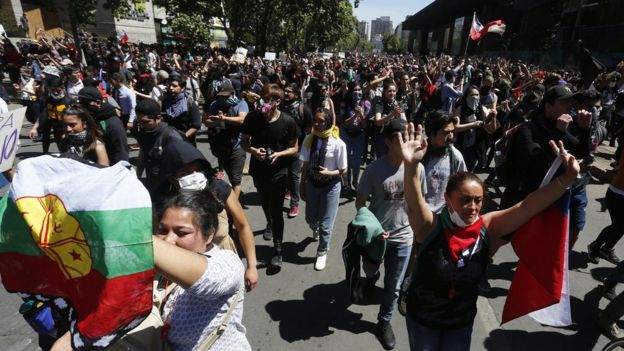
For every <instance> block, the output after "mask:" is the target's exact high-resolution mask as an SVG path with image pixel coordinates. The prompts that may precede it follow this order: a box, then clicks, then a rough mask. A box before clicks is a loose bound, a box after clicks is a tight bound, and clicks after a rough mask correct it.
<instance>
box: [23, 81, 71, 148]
mask: <svg viewBox="0 0 624 351" xmlns="http://www.w3.org/2000/svg"><path fill="white" fill-rule="evenodd" d="M45 88H46V91H47V92H48V96H47V97H46V100H45V108H43V109H42V111H41V113H40V114H39V118H38V119H37V122H35V124H34V125H33V126H32V128H31V130H30V133H29V134H28V135H29V137H30V138H31V139H34V138H35V135H36V134H37V131H38V130H40V131H41V144H42V147H43V153H44V154H47V153H48V151H49V149H50V135H52V136H53V137H54V141H55V142H56V144H57V146H58V144H59V143H60V141H61V136H62V135H63V118H62V116H63V111H65V109H66V108H67V107H68V106H69V105H71V100H70V99H69V97H67V96H66V95H65V88H64V87H63V84H62V82H61V79H60V78H58V77H54V76H52V77H49V78H47V79H46V82H45Z"/></svg>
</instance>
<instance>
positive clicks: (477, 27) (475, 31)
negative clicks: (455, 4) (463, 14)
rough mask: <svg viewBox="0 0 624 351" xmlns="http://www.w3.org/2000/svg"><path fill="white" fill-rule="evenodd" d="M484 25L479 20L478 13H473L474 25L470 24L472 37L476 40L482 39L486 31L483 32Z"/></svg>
mask: <svg viewBox="0 0 624 351" xmlns="http://www.w3.org/2000/svg"><path fill="white" fill-rule="evenodd" d="M482 31H483V25H482V24H481V22H479V19H478V18H477V14H476V13H473V14H472V26H470V39H472V40H474V41H478V40H481V36H482V35H483V34H485V33H482Z"/></svg>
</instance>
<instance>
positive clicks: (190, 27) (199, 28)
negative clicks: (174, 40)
mask: <svg viewBox="0 0 624 351" xmlns="http://www.w3.org/2000/svg"><path fill="white" fill-rule="evenodd" d="M170 27H171V30H172V31H173V32H174V33H176V34H182V35H183V36H184V38H185V39H188V38H192V40H193V41H194V42H197V43H209V42H210V39H211V38H212V36H211V34H210V27H209V26H208V24H207V23H206V20H205V19H204V17H203V16H202V15H199V14H196V15H192V16H189V15H185V14H180V15H178V16H176V17H174V18H173V19H172V20H171V24H170Z"/></svg>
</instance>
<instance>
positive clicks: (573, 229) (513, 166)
mask: <svg viewBox="0 0 624 351" xmlns="http://www.w3.org/2000/svg"><path fill="white" fill-rule="evenodd" d="M573 97H574V94H573V93H572V91H571V90H570V89H569V88H568V87H567V86H565V85H557V86H554V87H552V88H550V89H549V90H548V91H547V92H546V94H545V95H544V98H543V100H542V102H541V104H540V106H539V108H538V109H537V110H536V111H535V112H534V113H533V114H532V115H531V121H529V122H526V123H524V124H522V125H521V126H520V127H518V130H517V132H516V134H515V135H514V136H513V138H512V140H511V144H510V147H509V150H508V154H507V160H506V161H505V167H506V173H507V175H508V182H507V188H506V189H505V192H504V193H503V197H502V199H501V208H508V207H511V206H513V205H514V204H516V203H517V202H519V201H520V200H522V199H524V198H525V197H526V196H527V195H528V194H529V193H531V192H532V191H534V190H536V189H538V188H539V186H540V184H541V182H542V180H543V178H544V176H545V175H546V172H547V171H548V169H549V168H550V165H551V164H552V162H553V160H554V159H555V157H556V155H554V154H553V153H552V151H551V150H550V147H549V145H548V142H549V140H554V141H559V140H561V141H563V144H564V146H565V148H566V149H568V150H569V152H570V153H571V154H573V155H574V156H575V157H576V158H577V159H578V160H579V161H580V160H588V159H589V157H590V149H591V136H590V131H591V128H590V127H591V123H592V113H591V112H588V111H585V110H579V111H574V110H573V108H572V106H573V105H572V104H573ZM571 115H574V116H575V117H572V116H571ZM583 163H585V162H583ZM583 163H581V164H582V166H581V168H583ZM587 177H589V175H588V174H587V175H586V176H585V177H581V178H579V179H577V181H576V182H575V183H574V184H573V185H572V201H571V203H570V245H569V247H570V249H572V247H573V246H574V242H575V241H576V239H577V237H578V234H579V232H580V231H581V230H582V229H583V226H584V225H585V208H586V206H587V194H586V191H585V185H586V184H587V183H588V181H589V178H587Z"/></svg>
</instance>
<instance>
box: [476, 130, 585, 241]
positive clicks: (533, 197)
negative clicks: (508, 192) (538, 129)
mask: <svg viewBox="0 0 624 351" xmlns="http://www.w3.org/2000/svg"><path fill="white" fill-rule="evenodd" d="M550 147H551V148H552V149H553V151H554V152H555V153H558V154H559V157H560V158H561V163H562V164H563V165H564V167H565V173H564V174H563V175H560V176H559V177H557V178H555V179H554V180H553V181H551V182H550V184H548V185H546V186H544V187H542V188H539V189H537V190H535V191H534V192H532V193H530V194H529V195H528V196H527V197H526V198H525V199H524V200H522V201H520V202H519V203H517V204H516V205H515V206H512V207H510V208H508V209H505V210H501V211H494V212H490V213H487V214H485V215H483V221H484V224H485V226H486V227H487V228H488V232H489V233H490V235H491V236H493V237H496V238H500V237H501V236H504V235H507V234H509V233H511V232H513V231H515V230H516V229H518V228H520V227H521V226H522V225H523V224H524V223H526V222H527V221H528V220H529V219H531V217H533V216H535V215H536V214H538V213H540V212H541V211H543V210H544V209H545V208H546V207H548V206H550V205H551V204H552V203H553V202H555V201H556V200H557V199H558V198H560V197H561V195H563V194H564V193H565V192H566V191H567V190H568V189H569V188H570V185H572V183H573V182H574V180H575V179H576V176H577V175H578V173H579V170H580V167H579V164H578V162H577V161H576V159H575V158H574V156H572V155H571V154H569V153H567V152H566V151H565V150H564V149H563V142H561V141H560V142H559V147H557V145H556V144H555V142H554V141H552V140H551V141H550ZM559 150H562V151H559Z"/></svg>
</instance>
